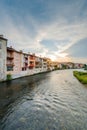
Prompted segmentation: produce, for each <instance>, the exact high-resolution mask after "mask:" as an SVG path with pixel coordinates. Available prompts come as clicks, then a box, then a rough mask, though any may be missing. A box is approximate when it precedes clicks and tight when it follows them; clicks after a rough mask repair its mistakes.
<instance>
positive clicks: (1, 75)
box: [0, 38, 7, 81]
mask: <svg viewBox="0 0 87 130" xmlns="http://www.w3.org/2000/svg"><path fill="white" fill-rule="evenodd" d="M6 46H7V41H6V40H4V39H2V38H0V81H4V80H6V58H7V51H6Z"/></svg>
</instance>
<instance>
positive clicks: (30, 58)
mask: <svg viewBox="0 0 87 130" xmlns="http://www.w3.org/2000/svg"><path fill="white" fill-rule="evenodd" d="M28 65H29V69H34V68H35V54H29V56H28Z"/></svg>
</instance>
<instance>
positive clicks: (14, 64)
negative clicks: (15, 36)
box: [7, 47, 22, 75]
mask: <svg viewBox="0 0 87 130" xmlns="http://www.w3.org/2000/svg"><path fill="white" fill-rule="evenodd" d="M21 70H22V67H21V52H19V51H17V50H15V49H13V48H12V47H7V74H13V75H14V74H19V73H20V72H21Z"/></svg>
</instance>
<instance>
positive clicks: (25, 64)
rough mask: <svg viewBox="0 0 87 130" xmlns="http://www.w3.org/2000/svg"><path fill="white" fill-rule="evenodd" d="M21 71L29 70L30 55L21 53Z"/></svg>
mask: <svg viewBox="0 0 87 130" xmlns="http://www.w3.org/2000/svg"><path fill="white" fill-rule="evenodd" d="M21 70H22V71H27V70H28V54H26V53H23V52H21Z"/></svg>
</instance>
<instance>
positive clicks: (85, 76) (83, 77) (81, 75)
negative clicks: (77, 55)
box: [73, 71, 87, 84]
mask: <svg viewBox="0 0 87 130" xmlns="http://www.w3.org/2000/svg"><path fill="white" fill-rule="evenodd" d="M73 75H74V76H75V77H76V78H77V79H78V80H79V81H80V82H81V83H83V84H87V72H80V71H73Z"/></svg>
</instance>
